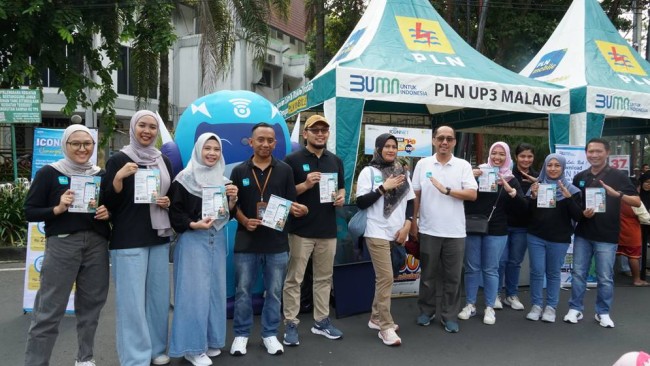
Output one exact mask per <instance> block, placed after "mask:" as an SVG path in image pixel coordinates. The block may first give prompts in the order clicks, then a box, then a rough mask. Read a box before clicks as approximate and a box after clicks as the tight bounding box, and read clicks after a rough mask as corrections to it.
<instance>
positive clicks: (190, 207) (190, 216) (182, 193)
mask: <svg viewBox="0 0 650 366" xmlns="http://www.w3.org/2000/svg"><path fill="white" fill-rule="evenodd" d="M167 195H168V196H169V197H170V199H171V205H170V206H169V221H170V222H171V225H172V229H174V231H176V232H177V233H184V232H185V231H187V230H192V229H191V228H190V223H192V222H196V221H199V220H201V218H202V217H203V199H202V198H201V197H197V196H195V195H193V194H191V193H190V192H188V191H187V189H185V187H183V185H182V184H180V183H179V182H178V181H174V182H172V185H171V187H169V192H168V193H167ZM236 212H237V209H236V206H235V209H233V210H230V219H234V218H235V213H236Z"/></svg>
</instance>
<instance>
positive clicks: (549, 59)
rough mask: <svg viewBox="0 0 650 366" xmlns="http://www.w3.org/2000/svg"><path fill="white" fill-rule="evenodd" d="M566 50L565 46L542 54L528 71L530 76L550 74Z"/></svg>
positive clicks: (536, 76) (537, 76)
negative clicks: (531, 69)
mask: <svg viewBox="0 0 650 366" xmlns="http://www.w3.org/2000/svg"><path fill="white" fill-rule="evenodd" d="M566 51H567V49H566V48H565V49H562V50H556V51H551V52H549V53H547V54H545V55H544V56H542V58H540V59H539V62H538V63H537V65H536V66H535V68H534V69H533V71H532V72H531V73H530V77H531V78H539V77H542V76H546V75H549V74H552V73H553V71H555V69H556V68H557V65H559V64H560V61H562V59H563V58H564V55H566Z"/></svg>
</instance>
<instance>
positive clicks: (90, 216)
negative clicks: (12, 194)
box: [25, 165, 110, 239]
mask: <svg viewBox="0 0 650 366" xmlns="http://www.w3.org/2000/svg"><path fill="white" fill-rule="evenodd" d="M99 176H102V181H103V180H104V179H105V176H104V171H103V170H102V171H101V172H100V173H99ZM68 189H70V177H68V176H65V175H63V174H61V172H59V171H58V170H56V169H54V168H53V167H52V166H50V165H45V166H43V167H42V168H41V169H40V170H39V171H38V172H37V173H36V176H35V177H34V180H33V181H32V184H31V186H30V187H29V192H28V193H27V197H26V198H25V216H26V218H27V221H31V222H40V221H44V222H45V236H46V237H49V236H52V235H62V234H73V233H76V232H79V231H85V230H89V231H94V232H96V233H97V234H99V235H101V236H103V237H105V238H107V239H108V237H109V235H110V227H109V224H108V220H95V218H94V217H95V214H94V213H77V212H68V211H66V212H64V213H62V214H60V215H55V214H54V211H53V210H54V207H55V206H58V204H59V202H61V195H63V193H64V192H65V191H67V190H68ZM104 200H105V197H103V196H102V195H100V196H99V205H103V204H104V202H103V201H104ZM107 207H108V206H107Z"/></svg>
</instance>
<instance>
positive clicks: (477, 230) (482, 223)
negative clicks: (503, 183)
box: [465, 187, 503, 235]
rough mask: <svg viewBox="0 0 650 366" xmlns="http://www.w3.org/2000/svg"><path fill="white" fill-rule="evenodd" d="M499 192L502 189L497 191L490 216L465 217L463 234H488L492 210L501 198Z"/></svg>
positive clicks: (473, 215) (475, 215) (472, 215)
mask: <svg viewBox="0 0 650 366" xmlns="http://www.w3.org/2000/svg"><path fill="white" fill-rule="evenodd" d="M501 192H503V187H502V188H501V190H499V194H498V195H497V199H496V201H494V205H492V211H491V212H490V216H485V215H482V214H467V215H465V232H466V233H467V234H470V235H485V234H487V233H488V227H489V226H490V219H491V218H492V214H493V213H494V210H496V208H497V202H499V198H500V197H501Z"/></svg>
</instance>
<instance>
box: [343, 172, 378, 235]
mask: <svg viewBox="0 0 650 366" xmlns="http://www.w3.org/2000/svg"><path fill="white" fill-rule="evenodd" d="M370 180H371V181H372V186H371V188H370V191H371V192H372V191H373V190H374V188H375V173H374V172H373V170H372V168H370ZM367 223H368V209H367V208H366V209H363V210H359V211H357V213H355V214H354V215H353V216H352V217H351V218H350V221H348V233H350V237H352V238H353V239H354V240H355V241H356V239H357V238H359V237H360V236H363V234H365V233H366V224H367Z"/></svg>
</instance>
